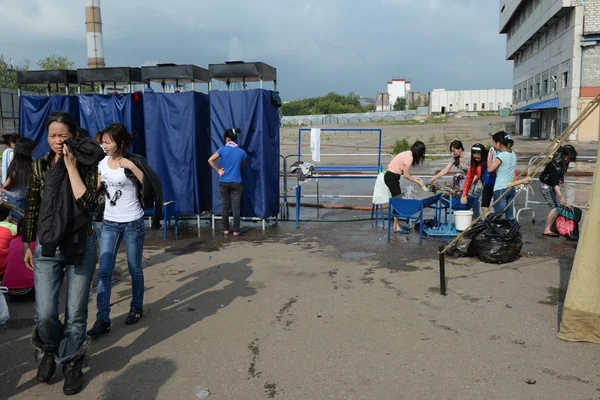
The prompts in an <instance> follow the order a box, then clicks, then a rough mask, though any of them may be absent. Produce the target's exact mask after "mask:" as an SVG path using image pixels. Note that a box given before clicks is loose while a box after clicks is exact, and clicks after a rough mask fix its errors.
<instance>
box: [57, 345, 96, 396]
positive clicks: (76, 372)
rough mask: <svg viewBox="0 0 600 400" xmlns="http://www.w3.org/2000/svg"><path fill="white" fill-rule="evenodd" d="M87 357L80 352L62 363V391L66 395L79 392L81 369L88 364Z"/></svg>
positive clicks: (81, 376) (81, 379)
mask: <svg viewBox="0 0 600 400" xmlns="http://www.w3.org/2000/svg"><path fill="white" fill-rule="evenodd" d="M89 359H90V358H89V357H88V356H86V355H85V354H81V355H77V356H75V357H73V358H71V359H70V360H69V361H67V362H66V363H65V364H64V365H63V375H64V376H65V383H64V385H63V393H64V394H65V395H66V396H70V395H72V394H77V393H79V392H81V389H82V388H83V371H81V370H82V369H83V367H84V366H87V365H88V361H89Z"/></svg>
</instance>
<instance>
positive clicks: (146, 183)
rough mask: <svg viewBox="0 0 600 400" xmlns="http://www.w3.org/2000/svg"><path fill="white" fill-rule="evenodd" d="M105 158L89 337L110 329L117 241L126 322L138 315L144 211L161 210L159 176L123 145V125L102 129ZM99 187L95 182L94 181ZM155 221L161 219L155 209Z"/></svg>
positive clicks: (126, 135)
mask: <svg viewBox="0 0 600 400" xmlns="http://www.w3.org/2000/svg"><path fill="white" fill-rule="evenodd" d="M101 135H102V146H103V147H104V151H105V153H106V157H105V158H104V160H102V161H101V162H100V164H99V168H98V172H99V180H100V182H101V185H102V186H103V187H104V189H105V190H106V201H105V206H104V218H103V223H102V233H101V237H100V268H99V271H98V294H97V307H98V313H97V314H96V318H97V320H96V323H95V324H94V326H93V327H92V329H90V330H89V331H88V335H89V336H92V337H96V336H100V335H103V334H104V333H107V332H108V331H109V330H110V293H111V284H112V275H113V271H114V269H115V262H116V257H117V252H118V250H119V246H120V244H121V241H122V240H123V241H124V242H125V252H126V254H127V266H128V267H129V274H130V276H131V286H132V288H131V289H132V298H131V304H130V310H129V315H128V316H127V319H126V320H125V324H126V325H132V324H135V323H137V322H138V321H139V320H140V318H142V314H143V302H144V272H143V268H142V253H143V249H144V239H145V235H146V229H145V224H144V209H145V208H149V207H154V208H155V210H156V209H158V210H161V209H162V190H161V185H160V179H159V178H158V176H157V175H156V173H154V171H152V169H151V168H150V167H149V166H148V163H147V162H146V160H145V158H144V157H141V156H138V155H136V156H134V155H131V154H129V153H128V151H127V149H128V148H129V145H130V143H131V136H130V135H129V133H128V132H127V128H126V127H125V125H123V124H118V123H117V124H111V125H109V126H108V127H106V128H105V129H104V130H103V131H102V132H101ZM99 186H100V185H99ZM154 217H155V218H154V220H155V221H157V220H160V211H159V212H158V214H157V213H156V212H155V215H154Z"/></svg>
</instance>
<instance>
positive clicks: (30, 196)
mask: <svg viewBox="0 0 600 400" xmlns="http://www.w3.org/2000/svg"><path fill="white" fill-rule="evenodd" d="M46 129H47V131H48V144H49V145H50V152H49V153H48V154H46V155H45V156H44V157H42V158H40V159H39V160H35V161H34V163H33V167H32V169H33V171H32V173H31V176H30V178H29V182H28V185H27V194H26V198H25V215H24V217H23V239H22V240H23V251H24V263H25V266H26V267H28V268H30V269H32V270H33V274H34V279H35V312H36V326H35V328H34V331H33V334H32V335H31V343H32V344H33V346H34V347H35V348H36V349H37V350H38V351H39V352H41V353H42V354H43V358H42V361H41V363H40V365H39V367H38V371H37V380H38V381H39V382H48V381H50V379H52V376H53V375H54V373H55V371H56V365H57V363H60V364H62V365H63V368H62V369H63V374H64V376H65V382H64V385H63V392H64V393H65V394H66V395H71V394H75V393H78V392H79V391H81V388H82V385H83V372H82V368H83V366H84V365H87V360H88V357H87V356H86V350H87V346H88V345H87V337H86V335H85V329H86V326H87V316H88V300H89V294H90V286H91V283H92V278H93V276H94V271H95V269H96V261H97V258H96V254H97V253H96V241H95V238H94V233H93V230H92V224H91V218H89V214H88V211H89V208H90V206H91V204H92V202H93V199H94V196H95V193H96V188H97V182H98V161H100V160H102V157H103V153H102V150H101V149H99V148H98V146H97V145H96V144H95V143H93V142H92V141H91V140H90V139H89V138H79V136H80V133H79V132H80V131H79V127H78V126H77V122H76V120H75V118H74V117H73V116H72V115H70V114H67V113H63V112H57V113H54V114H52V115H50V117H49V118H48V121H47V123H46ZM36 237H37V240H36ZM33 242H36V246H35V252H32V251H31V248H30V243H33ZM65 275H66V277H67V279H65ZM63 280H64V281H65V282H67V287H66V293H67V300H66V304H65V317H64V323H63V322H61V321H60V319H59V316H60V310H59V294H60V288H61V285H62V283H63ZM36 354H37V353H36Z"/></svg>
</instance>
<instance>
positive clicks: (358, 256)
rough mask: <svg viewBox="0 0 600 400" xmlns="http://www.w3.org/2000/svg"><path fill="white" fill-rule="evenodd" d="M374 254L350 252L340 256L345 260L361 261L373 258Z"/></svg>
mask: <svg viewBox="0 0 600 400" xmlns="http://www.w3.org/2000/svg"><path fill="white" fill-rule="evenodd" d="M373 256H375V253H365V252H363V251H350V252H348V253H344V254H342V258H345V259H347V260H361V259H363V258H368V257H373Z"/></svg>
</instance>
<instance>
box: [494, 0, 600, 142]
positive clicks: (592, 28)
mask: <svg viewBox="0 0 600 400" xmlns="http://www.w3.org/2000/svg"><path fill="white" fill-rule="evenodd" d="M500 33H501V34H505V35H506V59H507V60H512V61H513V65H514V69H513V91H512V103H513V107H512V108H513V114H515V118H516V121H515V122H516V129H517V131H518V133H520V134H522V135H524V136H530V137H534V138H540V139H552V138H554V137H556V135H558V134H559V133H560V132H562V131H563V130H564V129H566V127H567V126H569V124H570V123H571V122H573V121H574V120H575V119H576V118H577V117H578V115H579V112H580V111H581V110H582V109H583V108H584V107H585V106H586V105H587V104H588V103H589V102H590V101H591V100H592V99H593V98H594V97H595V96H596V95H597V94H598V93H600V0H500ZM599 121H600V114H599V113H598V112H596V113H595V114H593V115H591V116H590V117H589V118H588V119H587V120H586V122H585V123H584V124H582V125H581V127H580V128H579V129H578V130H577V131H576V132H575V133H574V134H573V135H572V137H571V139H572V140H579V141H592V140H598V135H599Z"/></svg>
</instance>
